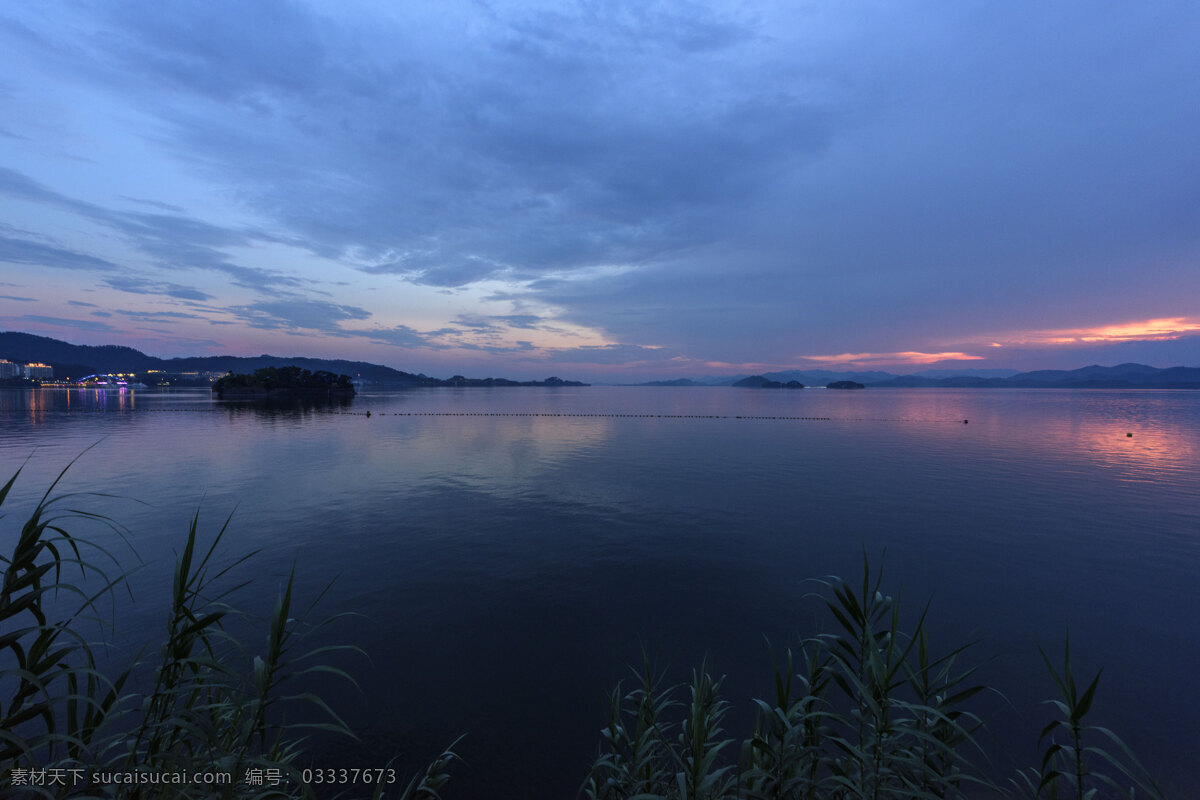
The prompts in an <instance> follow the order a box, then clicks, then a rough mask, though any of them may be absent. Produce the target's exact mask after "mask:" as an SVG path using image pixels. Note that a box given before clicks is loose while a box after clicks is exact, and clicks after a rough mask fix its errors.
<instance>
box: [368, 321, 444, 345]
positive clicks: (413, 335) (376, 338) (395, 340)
mask: <svg viewBox="0 0 1200 800" xmlns="http://www.w3.org/2000/svg"><path fill="white" fill-rule="evenodd" d="M354 335H355V336H361V337H363V338H365V339H369V340H370V341H372V342H378V343H380V344H390V345H395V346H397V347H429V348H433V349H446V348H447V347H448V345H445V344H441V343H439V342H438V341H437V340H436V338H435V337H431V336H430V335H429V334H428V333H422V332H421V331H418V330H414V329H413V328H410V327H408V326H407V325H396V326H395V327H392V328H372V329H371V330H366V331H355V332H354Z"/></svg>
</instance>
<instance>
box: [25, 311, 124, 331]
mask: <svg viewBox="0 0 1200 800" xmlns="http://www.w3.org/2000/svg"><path fill="white" fill-rule="evenodd" d="M16 319H20V320H23V321H26V322H33V323H37V324H41V325H53V326H54V327H56V328H77V329H79V330H82V331H94V332H96V333H109V332H113V333H116V332H118V331H117V329H116V328H114V327H113V326H112V325H109V324H108V323H107V322H93V321H91V320H86V319H64V318H62V317H45V316H41V315H40V314H25V315H23V316H20V317H16Z"/></svg>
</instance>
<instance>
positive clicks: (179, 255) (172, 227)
mask: <svg viewBox="0 0 1200 800" xmlns="http://www.w3.org/2000/svg"><path fill="white" fill-rule="evenodd" d="M0 193H2V194H7V195H8V196H10V197H14V198H17V199H20V200H25V201H28V202H34V203H40V204H43V205H48V206H53V207H56V208H60V209H63V210H65V211H69V212H71V213H74V214H78V215H80V216H82V217H85V218H86V219H89V220H92V221H93V222H97V223H100V224H101V225H104V226H106V227H109V228H112V229H115V230H116V231H118V232H119V233H121V234H123V235H124V236H125V237H126V238H127V239H128V240H129V241H130V242H131V243H132V244H133V245H134V246H135V247H137V248H138V249H140V250H141V251H142V252H144V253H146V254H147V255H149V256H151V257H152V258H154V259H155V260H156V261H157V263H158V265H159V266H161V267H164V268H167V269H203V270H212V271H215V272H220V273H223V274H225V275H227V276H228V277H229V278H230V279H231V282H232V283H233V284H234V285H235V286H241V287H244V288H247V289H255V290H260V291H267V290H274V289H278V288H283V287H288V288H291V287H300V286H303V285H304V281H302V280H300V279H298V278H296V277H294V276H291V275H288V274H287V273H284V272H279V271H276V270H267V269H262V268H259V267H247V266H242V265H239V264H234V263H232V262H230V261H229V260H228V258H227V257H226V256H225V254H224V253H223V252H222V251H221V248H227V247H247V246H251V245H253V244H255V243H256V242H278V241H279V239H278V238H277V237H275V236H272V235H270V234H268V233H266V232H263V231H257V230H250V229H247V230H233V229H230V228H225V227H221V226H218V225H213V224H210V223H207V222H204V221H202V220H198V219H194V218H191V217H184V216H179V215H173V214H150V213H144V212H122V211H115V210H112V209H107V208H103V207H101V206H97V205H95V204H92V203H87V202H84V201H81V200H77V199H75V198H72V197H68V196H67V195H63V194H60V193H58V192H55V191H53V190H51V189H49V188H47V187H45V186H43V185H41V184H40V183H38V182H36V181H33V180H31V179H30V178H28V177H26V176H25V175H22V174H21V173H19V172H16V171H14V170H11V169H6V168H4V167H0ZM19 258H27V259H29V258H35V259H40V260H41V261H42V262H46V263H47V265H49V266H59V267H64V268H67V269H120V267H118V266H117V265H115V264H112V263H111V262H108V261H105V260H103V259H98V258H94V257H92V256H86V255H82V254H75V253H70V252H69V251H63V250H58V249H57V248H48V247H46V246H45V245H37V244H36V243H32V242H22V241H20V240H13V239H4V238H0V259H3V260H15V259H19ZM16 263H34V262H30V261H16ZM131 280H136V279H131ZM114 288H119V287H114ZM198 294H202V293H198ZM175 296H178V295H175ZM204 297H205V298H206V297H208V295H204ZM191 299H204V298H202V297H199V296H193V297H192V298H191Z"/></svg>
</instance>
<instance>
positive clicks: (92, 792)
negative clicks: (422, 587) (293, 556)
mask: <svg viewBox="0 0 1200 800" xmlns="http://www.w3.org/2000/svg"><path fill="white" fill-rule="evenodd" d="M72 463H73V462H72ZM69 466H70V465H68V469H69ZM66 471H67V470H66V469H64V470H63V471H62V472H61V473H60V474H59V475H58V477H57V478H56V479H55V480H54V482H53V483H52V485H51V486H50V488H49V489H47V490H46V492H45V494H43V495H42V497H41V499H40V500H39V501H38V502H37V504H36V505H35V507H34V509H33V511H32V512H30V514H29V515H28V517H27V519H25V520H24V521H23V522H22V523H21V524H20V525H19V526H17V528H16V530H10V529H9V528H8V527H5V528H3V529H0V544H5V545H7V544H10V541H9V540H10V539H11V550H9V549H8V548H7V547H5V548H4V549H3V550H2V551H0V563H2V564H3V567H4V577H3V583H2V584H0V795H3V796H20V797H25V796H30V797H48V798H54V797H65V796H71V797H85V796H86V797H102V798H114V797H119V798H139V799H140V798H156V797H162V798H168V797H169V798H181V797H182V798H187V797H204V798H211V797H222V798H257V797H311V796H313V792H312V790H311V789H310V788H309V787H308V786H307V785H306V784H305V783H304V781H303V780H302V773H301V769H300V767H301V765H302V764H303V763H304V761H303V760H304V758H305V753H304V750H303V748H304V745H305V743H306V739H305V737H306V736H307V735H309V734H311V733H313V732H315V731H322V732H326V733H333V734H337V735H343V736H349V737H353V733H352V732H351V731H350V730H349V728H348V726H347V725H346V723H345V722H344V721H343V720H342V719H341V717H339V716H338V714H337V713H335V712H334V710H333V709H332V708H330V707H329V705H328V704H327V703H326V702H325V701H324V700H323V699H322V698H321V696H320V694H319V693H316V692H313V691H311V690H306V689H305V688H303V687H304V686H305V684H310V683H312V682H313V681H314V679H316V678H333V679H335V680H342V681H348V682H350V683H353V682H354V681H353V678H351V676H350V675H349V674H348V673H346V672H345V671H344V670H342V669H339V668H337V667H334V666H332V665H331V664H330V663H329V662H328V657H329V656H331V655H333V654H334V653H337V652H345V651H357V652H361V651H358V649H357V648H354V647H351V646H347V645H316V644H311V642H312V641H313V637H314V635H315V634H317V633H318V632H319V631H321V629H322V628H323V627H325V626H326V625H328V624H329V623H331V622H333V621H334V620H335V619H336V618H328V619H325V620H323V621H321V622H319V623H316V624H310V623H309V622H307V621H306V620H307V619H309V618H310V617H311V616H312V613H313V607H312V606H310V607H309V608H308V609H306V610H305V611H303V612H301V613H300V614H297V613H296V611H295V608H294V606H295V602H296V598H295V590H296V586H295V576H294V571H293V574H292V575H289V576H288V578H287V580H286V583H285V584H284V586H283V587H282V589H281V592H280V595H279V598H278V600H277V602H276V604H275V607H274V609H273V611H272V613H271V615H270V616H269V618H268V619H267V621H266V636H265V641H264V642H263V646H262V647H261V648H260V649H259V650H258V652H257V653H253V654H252V653H250V652H248V651H247V648H246V647H245V645H244V643H243V642H239V641H237V640H236V639H235V638H234V637H233V636H231V635H230V634H229V632H228V630H227V626H226V623H227V622H228V621H229V620H230V619H232V617H233V616H234V615H238V614H239V613H240V612H238V611H237V609H236V608H235V606H234V605H233V602H232V599H233V596H234V595H235V594H236V593H237V591H238V590H239V589H240V588H242V587H243V586H245V585H246V583H248V581H240V582H239V581H238V580H236V578H235V576H236V574H237V573H238V571H239V568H241V567H243V566H244V565H245V564H246V563H247V561H249V560H250V559H252V558H253V556H254V555H255V554H254V553H251V554H248V555H245V556H242V557H240V558H235V559H233V560H232V561H224V562H222V561H221V559H220V558H219V551H220V547H221V545H222V541H223V539H224V537H225V534H226V532H227V530H228V528H229V525H230V520H229V519H226V520H225V523H224V524H223V525H222V526H221V527H220V529H219V530H218V531H217V533H216V534H215V535H214V536H212V537H211V540H209V541H208V543H207V545H205V544H203V543H202V539H203V537H202V535H201V533H200V524H199V514H198V513H197V514H196V515H194V516H193V517H192V520H191V524H190V526H189V528H188V532H187V535H186V537H185V539H184V542H183V547H182V550H181V551H180V552H179V554H178V556H177V558H176V562H175V565H174V573H173V580H172V588H171V597H170V599H169V603H168V608H167V610H166V611H167V613H166V630H165V636H164V639H163V641H162V644H161V646H160V647H159V648H158V650H157V654H156V656H155V657H154V658H142V657H138V658H136V659H135V660H134V663H133V664H131V665H130V666H128V667H126V668H124V669H121V670H119V671H118V672H117V673H116V674H115V675H107V674H105V672H104V671H102V670H101V669H100V668H99V666H98V659H97V652H98V647H99V646H101V645H106V644H107V642H106V640H105V638H104V637H105V636H106V631H109V630H110V628H111V626H110V625H107V624H105V615H104V614H102V613H101V609H100V607H99V601H100V600H101V599H102V598H104V597H106V596H108V595H111V593H112V592H114V591H115V590H117V589H118V588H119V587H122V586H127V582H126V577H127V572H126V571H124V570H123V569H122V568H121V566H120V562H119V559H117V558H116V557H115V556H114V555H113V554H112V553H110V552H108V551H106V550H104V549H103V548H100V547H99V546H97V545H96V544H95V543H94V542H92V541H89V540H88V539H87V538H86V537H81V536H80V535H79V534H78V533H77V531H76V530H75V527H76V526H77V525H79V524H82V523H87V522H91V523H99V524H101V525H104V526H107V527H108V528H109V529H110V530H112V531H114V532H116V533H117V534H119V535H121V536H122V537H124V535H125V533H126V531H125V529H124V528H123V527H122V526H121V525H120V524H119V523H117V522H115V521H114V520H112V519H111V518H109V517H106V516H104V515H101V514H97V513H94V512H92V511H89V510H87V509H86V508H84V507H80V506H79V504H78V502H77V501H80V500H85V499H86V498H87V496H88V495H87V494H86V493H84V494H60V495H55V494H54V492H55V489H56V488H57V487H58V485H59V483H60V482H61V480H62V478H63V476H64V475H65V474H66ZM19 475H20V470H18V471H17V473H16V474H14V475H13V476H12V478H10V479H9V480H8V482H7V483H6V484H5V485H4V486H3V488H0V522H2V521H5V519H6V518H5V517H4V513H5V511H4V504H5V502H6V501H7V500H8V499H9V494H10V492H11V490H12V489H13V487H14V485H15V483H16V481H17V478H18V477H19ZM5 553H11V555H5ZM326 590H328V587H326ZM323 594H324V592H321V593H320V594H319V595H318V597H317V601H319V600H320V599H321V595H323ZM317 601H314V603H313V605H315V604H316V602H317ZM97 636H99V637H100V640H99V641H96V640H95V638H94V637H97ZM239 667H240V668H239ZM139 683H144V684H145V685H146V687H145V688H144V689H143V690H141V691H138V690H137V688H136V685H137V684H139ZM294 687H295V688H294ZM306 709H308V710H309V711H306ZM313 710H315V712H316V713H315V716H314V715H313V714H312V713H310V712H311V711H313ZM456 758H457V756H456V754H455V753H454V751H453V750H452V749H451V748H447V749H446V750H445V751H444V752H443V753H442V754H440V755H439V756H437V757H436V758H435V759H434V761H433V762H432V763H431V764H430V765H429V767H428V768H427V769H426V770H425V771H424V773H423V774H419V775H417V776H416V777H414V778H413V779H412V780H411V781H410V782H409V783H408V784H407V786H405V787H404V788H403V789H402V790H401V794H400V795H399V796H400V797H401V798H402V800H429V799H430V798H437V797H438V796H439V795H438V791H439V789H441V787H442V786H444V784H445V783H446V781H447V779H448V777H449V774H448V767H449V765H450V764H451V762H453V761H454V760H455V759H456ZM97 773H99V774H100V776H101V780H99V781H96V780H92V778H93V777H94V776H96V774H97ZM199 774H205V775H215V774H225V775H228V776H229V779H228V781H227V782H225V783H221V784H216V785H214V784H208V783H203V782H198V781H197V782H186V781H185V782H183V783H173V782H172V783H169V784H168V783H165V782H160V781H159V780H155V776H158V777H159V778H162V776H179V775H191V776H195V775H199ZM104 775H120V776H122V777H121V782H120V783H117V782H116V781H107V782H106V781H104V780H103V776H104ZM129 776H133V778H132V779H131V778H130V777H129ZM399 786H403V784H397V787H399ZM388 788H389V789H390V788H391V787H388ZM372 789H374V790H375V791H374V796H376V797H383V796H384V787H383V786H378V787H372ZM368 791H370V790H368Z"/></svg>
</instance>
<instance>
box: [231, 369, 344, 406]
mask: <svg viewBox="0 0 1200 800" xmlns="http://www.w3.org/2000/svg"><path fill="white" fill-rule="evenodd" d="M212 392H213V394H215V395H216V396H217V397H220V398H222V399H225V398H229V399H236V398H262V397H269V398H277V397H313V396H317V397H336V396H346V397H348V396H352V395H353V394H354V384H353V383H352V382H351V381H350V376H349V375H334V374H333V373H332V372H327V371H325V370H317V371H316V372H310V371H308V370H306V369H302V368H301V367H294V366H289V367H263V368H262V369H256V370H254V372H253V373H250V374H245V373H241V374H237V375H235V374H234V373H232V372H231V373H229V374H228V375H225V376H224V377H221V378H218V379H217V380H216V381H215V382H214V383H213V385H212Z"/></svg>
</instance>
